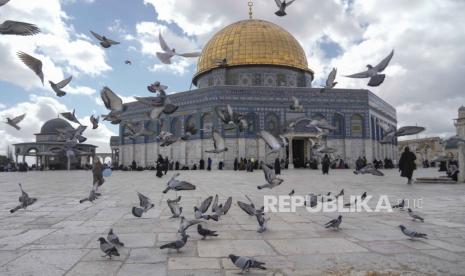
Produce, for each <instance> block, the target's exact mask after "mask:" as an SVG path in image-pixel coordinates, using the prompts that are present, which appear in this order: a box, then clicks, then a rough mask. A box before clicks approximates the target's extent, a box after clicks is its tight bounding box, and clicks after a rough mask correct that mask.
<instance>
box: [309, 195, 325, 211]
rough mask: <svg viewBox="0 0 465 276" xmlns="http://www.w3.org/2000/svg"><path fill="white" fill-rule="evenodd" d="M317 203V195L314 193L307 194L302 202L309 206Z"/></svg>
mask: <svg viewBox="0 0 465 276" xmlns="http://www.w3.org/2000/svg"><path fill="white" fill-rule="evenodd" d="M321 201H322V202H323V197H321ZM317 204H318V197H317V195H315V194H309V195H308V196H307V197H306V199H305V202H304V205H305V206H310V207H311V208H313V207H315V206H316V205H317Z"/></svg>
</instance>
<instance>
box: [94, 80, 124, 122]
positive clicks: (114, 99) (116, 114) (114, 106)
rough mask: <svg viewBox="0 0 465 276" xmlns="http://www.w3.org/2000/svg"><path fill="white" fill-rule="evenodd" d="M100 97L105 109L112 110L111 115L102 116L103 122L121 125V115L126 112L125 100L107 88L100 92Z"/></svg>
mask: <svg viewBox="0 0 465 276" xmlns="http://www.w3.org/2000/svg"><path fill="white" fill-rule="evenodd" d="M100 97H101V98H102V101H103V103H104V104H105V107H106V108H107V109H108V110H110V113H108V114H107V115H102V118H103V120H104V121H110V122H111V123H112V124H114V125H116V124H119V123H120V122H121V115H122V114H123V112H124V111H125V110H126V106H125V105H124V104H123V100H121V98H120V97H119V96H118V95H117V94H116V93H115V92H113V91H112V90H111V89H110V88H108V87H106V86H105V87H103V89H102V91H100Z"/></svg>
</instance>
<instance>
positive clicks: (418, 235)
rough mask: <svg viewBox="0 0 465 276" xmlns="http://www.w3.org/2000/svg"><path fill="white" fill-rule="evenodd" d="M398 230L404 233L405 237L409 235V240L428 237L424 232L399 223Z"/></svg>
mask: <svg viewBox="0 0 465 276" xmlns="http://www.w3.org/2000/svg"><path fill="white" fill-rule="evenodd" d="M399 228H400V230H401V231H402V233H404V235H406V236H407V237H410V239H411V240H414V239H415V238H423V239H428V237H427V236H428V235H427V234H424V233H419V232H416V231H413V230H408V229H407V228H406V227H405V226H404V225H399Z"/></svg>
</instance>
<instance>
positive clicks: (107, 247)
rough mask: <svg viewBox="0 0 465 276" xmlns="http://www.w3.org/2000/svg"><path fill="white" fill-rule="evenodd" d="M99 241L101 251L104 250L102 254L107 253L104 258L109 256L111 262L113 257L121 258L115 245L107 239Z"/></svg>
mask: <svg viewBox="0 0 465 276" xmlns="http://www.w3.org/2000/svg"><path fill="white" fill-rule="evenodd" d="M98 241H99V242H100V250H102V252H103V253H105V255H104V256H102V257H107V256H108V257H110V260H111V257H112V256H119V252H118V249H116V247H115V246H114V245H113V244H111V243H109V242H107V241H106V240H105V238H103V237H100V238H99V239H98Z"/></svg>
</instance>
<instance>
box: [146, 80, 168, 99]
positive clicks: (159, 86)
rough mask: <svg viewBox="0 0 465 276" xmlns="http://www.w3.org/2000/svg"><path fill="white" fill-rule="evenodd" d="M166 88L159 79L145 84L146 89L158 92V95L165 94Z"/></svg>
mask: <svg viewBox="0 0 465 276" xmlns="http://www.w3.org/2000/svg"><path fill="white" fill-rule="evenodd" d="M166 89H168V86H166V85H163V84H161V83H160V82H159V81H156V82H154V83H152V84H151V85H149V86H147V90H148V91H149V92H151V93H160V96H166Z"/></svg>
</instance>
